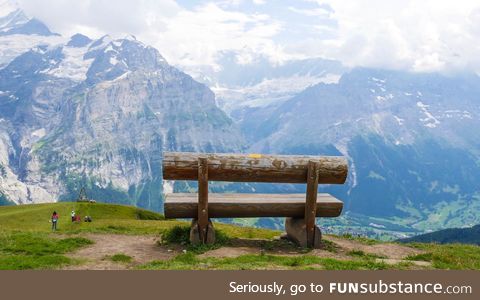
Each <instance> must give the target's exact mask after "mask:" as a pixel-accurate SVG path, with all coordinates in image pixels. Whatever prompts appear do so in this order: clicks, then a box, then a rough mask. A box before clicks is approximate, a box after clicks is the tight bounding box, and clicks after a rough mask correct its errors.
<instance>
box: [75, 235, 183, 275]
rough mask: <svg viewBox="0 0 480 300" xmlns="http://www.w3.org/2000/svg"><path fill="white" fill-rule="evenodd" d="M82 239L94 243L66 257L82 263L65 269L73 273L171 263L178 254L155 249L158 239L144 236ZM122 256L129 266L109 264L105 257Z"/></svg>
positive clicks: (109, 236) (172, 248) (174, 251)
mask: <svg viewBox="0 0 480 300" xmlns="http://www.w3.org/2000/svg"><path fill="white" fill-rule="evenodd" d="M82 236H83V237H85V238H87V239H89V240H92V241H94V242H95V243H94V244H93V245H90V246H88V247H85V248H82V249H80V250H78V251H76V252H73V253H71V254H69V255H68V256H69V257H71V258H75V259H81V260H86V262H85V263H82V264H79V265H74V266H67V267H66V269H74V270H122V269H129V268H132V267H134V266H136V265H140V264H144V263H147V262H150V261H153V260H166V259H171V258H173V257H174V256H175V255H178V254H179V253H181V249H178V247H166V246H160V245H158V243H157V241H158V237H155V236H145V235H138V236H136V235H119V234H86V235H82ZM115 254H124V255H128V256H130V257H132V262H131V263H119V262H113V261H111V260H110V259H108V256H112V255H115Z"/></svg>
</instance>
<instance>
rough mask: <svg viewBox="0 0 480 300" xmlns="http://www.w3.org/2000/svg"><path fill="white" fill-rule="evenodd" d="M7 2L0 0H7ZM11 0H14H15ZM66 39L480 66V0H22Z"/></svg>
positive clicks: (386, 63)
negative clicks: (112, 38)
mask: <svg viewBox="0 0 480 300" xmlns="http://www.w3.org/2000/svg"><path fill="white" fill-rule="evenodd" d="M0 1H1V0H0ZM7 1H8V0H7ZM18 2H19V3H20V5H21V6H22V8H23V9H24V10H26V11H27V13H29V14H30V15H32V16H35V17H37V18H39V19H41V20H43V21H44V22H45V23H46V24H47V25H48V26H49V27H51V29H52V30H53V31H56V32H60V33H62V34H64V35H66V36H69V35H73V34H74V33H77V32H81V33H85V34H87V35H90V36H92V37H98V36H100V35H103V34H107V33H108V34H113V35H125V34H129V33H130V34H134V35H136V36H137V38H138V39H140V40H142V41H144V42H145V43H148V44H150V45H153V46H155V47H157V48H158V49H159V51H160V52H161V53H162V54H163V55H164V56H165V57H166V58H167V59H168V60H169V61H170V62H172V63H175V64H184V65H198V64H215V60H216V58H217V57H218V54H219V53H220V52H222V51H229V50H234V51H238V52H239V55H238V60H239V61H240V62H242V63H249V62H252V61H254V56H255V55H258V54H261V55H266V56H268V57H270V58H271V60H272V61H277V62H278V61H282V60H285V59H287V58H291V57H319V56H323V57H327V58H332V59H338V60H340V61H342V62H343V63H345V64H347V65H349V66H371V67H381V68H393V69H402V70H413V71H444V70H447V71H449V70H466V69H468V70H472V69H473V70H475V71H480V56H479V55H478V53H480V3H479V2H478V0H457V1H450V0H423V1H417V0H390V1H384V0H305V1H298V0H281V1H271V2H267V1H265V0H223V1H220V0H218V1H214V2H212V1H210V2H209V1H207V2H197V1H191V2H185V0H182V2H181V4H179V3H177V2H175V1H174V0H161V1H160V0H138V1H132V0H116V1H114V0H82V1H73V0H42V1H38V0H18Z"/></svg>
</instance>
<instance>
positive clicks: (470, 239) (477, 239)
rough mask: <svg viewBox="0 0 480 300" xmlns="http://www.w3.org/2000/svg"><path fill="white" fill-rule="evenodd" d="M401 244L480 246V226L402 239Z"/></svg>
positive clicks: (445, 230)
mask: <svg viewBox="0 0 480 300" xmlns="http://www.w3.org/2000/svg"><path fill="white" fill-rule="evenodd" d="M399 242H404V243H410V242H419V243H439V244H451V243H462V244H474V245H480V225H476V226H473V227H469V228H449V229H444V230H439V231H435V232H430V233H426V234H420V235H417V236H414V237H411V238H407V239H401V240H399Z"/></svg>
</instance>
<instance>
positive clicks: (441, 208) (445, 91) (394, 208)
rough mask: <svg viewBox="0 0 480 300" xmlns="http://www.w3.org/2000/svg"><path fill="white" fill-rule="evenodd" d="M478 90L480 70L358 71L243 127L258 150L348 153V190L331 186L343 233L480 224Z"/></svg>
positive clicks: (312, 89) (251, 119) (263, 113)
mask: <svg viewBox="0 0 480 300" xmlns="http://www.w3.org/2000/svg"><path fill="white" fill-rule="evenodd" d="M479 94H480V78H479V77H478V76H477V75H475V74H462V75H455V76H451V77H448V76H443V75H440V74H417V73H408V72H396V71H385V70H375V69H365V68H358V69H354V70H352V71H351V72H348V73H345V74H344V75H342V77H341V79H340V80H339V82H338V83H335V84H324V83H320V84H317V85H315V86H313V87H310V88H308V89H306V90H305V91H303V92H301V93H299V94H298V95H297V96H294V97H293V98H291V99H289V100H287V101H285V102H284V103H283V104H281V105H280V106H278V107H273V108H272V107H268V106H267V107H265V108H263V109H261V110H257V111H255V112H254V113H252V114H250V115H248V116H246V117H245V118H244V119H243V121H242V122H241V127H242V130H243V131H244V133H245V134H246V135H247V137H248V140H249V141H251V147H250V149H249V151H251V152H260V153H283V154H332V155H345V156H346V157H348V159H349V162H350V174H349V178H348V181H347V184H346V185H344V186H329V187H322V189H323V190H325V191H329V192H331V193H333V194H334V195H336V196H338V197H339V198H340V199H344V200H345V208H346V215H345V218H344V220H341V219H340V220H341V221H340V223H341V225H342V229H343V230H345V229H348V230H352V231H357V230H358V231H361V232H364V231H367V232H368V234H370V235H372V234H375V233H378V234H382V232H385V231H390V232H396V234H398V235H399V236H402V235H403V236H406V235H411V234H414V233H417V232H424V231H426V230H435V229H443V228H447V227H455V226H456V227H458V226H465V225H470V226H471V225H473V224H477V223H479V222H480V210H479V208H480V194H479V191H478V181H477V180H476V178H478V176H480V168H479V167H480V159H479V158H480V153H479V150H480V139H479V137H480V136H479V133H478V130H477V128H480V106H479V99H478V97H477V96H478V95H479ZM259 116H262V117H259ZM292 188H293V189H295V187H292ZM296 190H297V191H303V187H297V188H296ZM328 222H330V221H326V223H327V224H332V225H338V224H339V223H338V222H337V223H335V222H334V221H332V223H328Z"/></svg>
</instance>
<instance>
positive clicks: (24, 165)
mask: <svg viewBox="0 0 480 300" xmlns="http://www.w3.org/2000/svg"><path fill="white" fill-rule="evenodd" d="M12 18H13V17H12ZM28 22H30V21H27V22H26V23H24V24H27V23H28ZM9 24H10V23H9ZM19 24H20V23H19ZM9 36H10V37H11V38H12V39H13V40H24V39H28V38H31V37H32V36H36V37H39V35H38V33H34V34H32V33H30V32H23V33H19V32H17V33H15V34H14V35H9ZM44 38H46V40H47V41H49V40H48V38H49V36H46V37H44ZM2 42H4V40H0V44H1V43H2ZM3 45H4V44H2V49H5V48H8V47H9V46H8V45H7V46H5V47H4V46H3ZM19 52H21V53H20V54H18V55H17V56H15V57H14V58H13V59H12V60H10V61H8V62H7V63H6V64H5V65H4V66H3V67H2V68H1V69H0V171H1V173H0V194H1V195H2V198H7V199H8V200H10V201H13V202H15V203H30V202H51V201H56V200H58V199H74V198H75V197H76V194H77V193H78V190H79V188H80V187H81V186H82V185H86V186H87V188H88V190H89V192H90V196H91V197H93V198H96V199H98V200H104V201H115V202H120V203H131V204H137V205H139V206H143V207H149V208H152V209H160V207H161V203H162V191H163V183H162V178H161V159H162V151H164V150H185V151H188V150H190V151H217V152H222V151H239V150H240V149H241V148H242V147H243V139H242V137H241V135H240V132H239V130H238V129H237V128H236V126H235V124H233V122H232V121H231V120H230V118H229V117H228V116H227V115H226V114H225V113H224V112H223V111H221V110H220V109H219V108H218V107H217V106H216V104H215V98H214V94H213V93H212V92H211V91H210V90H209V89H208V87H206V86H205V85H203V84H201V83H198V82H196V81H194V80H193V79H192V78H191V77H190V76H189V75H187V74H185V73H183V72H181V71H179V70H178V69H176V68H174V67H172V66H170V65H169V64H168V63H167V61H166V60H165V59H164V58H163V57H162V56H161V55H160V53H159V52H158V51H157V50H156V49H154V48H152V47H150V46H147V45H144V44H143V43H141V42H139V41H137V40H136V39H135V38H134V37H132V36H128V37H126V38H122V39H113V38H111V37H109V36H104V37H102V38H100V39H98V40H91V39H90V38H88V37H86V36H83V35H79V34H77V35H74V36H72V37H71V38H70V39H64V42H60V43H38V44H37V45H34V46H33V47H32V48H31V49H29V50H26V51H19Z"/></svg>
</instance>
